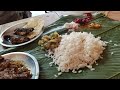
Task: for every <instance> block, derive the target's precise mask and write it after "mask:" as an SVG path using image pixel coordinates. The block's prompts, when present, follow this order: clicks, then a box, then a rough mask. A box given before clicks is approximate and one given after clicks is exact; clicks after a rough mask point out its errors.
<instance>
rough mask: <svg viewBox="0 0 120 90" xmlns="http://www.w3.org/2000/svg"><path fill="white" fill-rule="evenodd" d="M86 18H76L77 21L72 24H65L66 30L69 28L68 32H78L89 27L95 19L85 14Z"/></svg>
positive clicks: (89, 14)
mask: <svg viewBox="0 0 120 90" xmlns="http://www.w3.org/2000/svg"><path fill="white" fill-rule="evenodd" d="M84 16H85V17H83V18H76V19H75V20H73V21H72V22H70V23H68V22H67V23H65V24H64V26H63V27H64V28H67V29H68V30H71V29H73V30H78V29H79V27H80V26H85V25H87V24H88V23H89V22H90V21H91V20H92V19H93V16H92V14H91V13H84Z"/></svg>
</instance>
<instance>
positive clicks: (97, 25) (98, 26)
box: [88, 23, 101, 29]
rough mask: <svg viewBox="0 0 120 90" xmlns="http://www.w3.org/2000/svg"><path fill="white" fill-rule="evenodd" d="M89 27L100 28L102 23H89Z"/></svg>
mask: <svg viewBox="0 0 120 90" xmlns="http://www.w3.org/2000/svg"><path fill="white" fill-rule="evenodd" d="M88 27H89V28H93V29H99V28H101V25H100V24H98V23H90V24H89V25H88Z"/></svg>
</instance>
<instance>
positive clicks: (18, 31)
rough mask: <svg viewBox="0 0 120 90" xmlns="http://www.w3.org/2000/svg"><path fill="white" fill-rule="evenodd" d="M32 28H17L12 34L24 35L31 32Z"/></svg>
mask: <svg viewBox="0 0 120 90" xmlns="http://www.w3.org/2000/svg"><path fill="white" fill-rule="evenodd" d="M33 30H34V28H17V29H15V30H14V34H15V35H21V36H24V35H27V34H29V33H31V32H32V31H33Z"/></svg>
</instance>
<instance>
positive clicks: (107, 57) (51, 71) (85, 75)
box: [1, 14, 120, 79]
mask: <svg viewBox="0 0 120 90" xmlns="http://www.w3.org/2000/svg"><path fill="white" fill-rule="evenodd" d="M77 17H82V16H71V15H70V16H66V17H62V18H61V19H59V20H58V21H56V22H55V23H53V24H52V25H51V26H49V27H46V28H45V32H44V33H43V35H46V34H47V35H49V34H51V33H53V32H58V33H59V34H60V35H62V34H65V33H66V32H67V31H66V30H65V29H64V28H58V29H56V28H57V27H60V26H63V25H64V24H65V23H66V22H71V21H73V20H74V19H75V18H77ZM91 22H96V23H99V24H101V25H102V27H101V28H100V29H99V30H93V29H91V30H90V29H87V28H83V29H82V30H80V31H81V32H91V33H92V34H94V35H95V36H96V37H98V36H100V37H101V39H102V40H103V41H107V42H109V43H108V45H107V47H106V50H105V51H104V53H103V59H102V60H100V61H99V60H98V61H99V62H98V66H93V67H94V68H95V70H94V71H90V70H88V69H84V71H83V72H81V73H77V74H74V73H72V72H69V73H63V74H62V75H60V76H59V77H55V76H54V75H56V74H57V73H58V71H57V69H56V66H55V65H53V66H52V67H50V65H49V63H50V62H51V61H52V59H51V58H48V57H46V56H45V54H46V52H45V51H44V50H42V49H41V47H40V46H39V45H38V41H39V40H40V39H41V37H40V38H39V39H38V40H36V41H35V42H33V43H30V44H29V47H28V48H26V46H27V45H26V46H22V47H19V48H15V49H12V50H11V51H23V52H27V53H30V54H32V55H33V56H35V57H36V59H37V60H38V63H39V65H40V77H39V78H40V79H109V78H112V77H114V78H115V75H116V76H117V79H120V75H119V72H120V38H119V35H120V22H119V21H113V20H111V19H109V18H107V17H105V16H104V15H103V14H98V15H96V16H94V17H93V21H91ZM53 29H54V30H53ZM52 30H53V31H52ZM51 31H52V32H51ZM115 44H117V46H116V45H115ZM8 52H10V51H9V50H8V51H7V50H6V51H3V52H2V53H1V54H3V53H8ZM111 53H112V54H111Z"/></svg>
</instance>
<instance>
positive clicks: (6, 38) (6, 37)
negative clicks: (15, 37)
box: [3, 35, 11, 41]
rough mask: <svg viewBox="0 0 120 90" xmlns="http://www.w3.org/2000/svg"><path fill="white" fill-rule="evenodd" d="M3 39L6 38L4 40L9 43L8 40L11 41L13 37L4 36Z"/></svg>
mask: <svg viewBox="0 0 120 90" xmlns="http://www.w3.org/2000/svg"><path fill="white" fill-rule="evenodd" d="M3 38H4V40H6V41H8V40H10V39H11V36H10V35H5V36H3Z"/></svg>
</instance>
